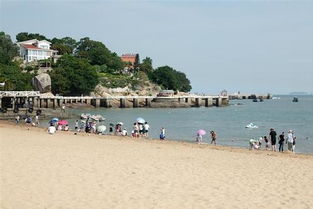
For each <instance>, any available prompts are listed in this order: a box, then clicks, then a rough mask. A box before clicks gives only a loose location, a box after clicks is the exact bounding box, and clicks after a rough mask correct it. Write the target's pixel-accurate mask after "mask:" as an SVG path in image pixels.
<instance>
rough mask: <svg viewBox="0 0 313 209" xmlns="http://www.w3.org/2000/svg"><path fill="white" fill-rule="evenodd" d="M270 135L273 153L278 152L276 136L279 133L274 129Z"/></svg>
mask: <svg viewBox="0 0 313 209" xmlns="http://www.w3.org/2000/svg"><path fill="white" fill-rule="evenodd" d="M269 135H270V139H271V144H272V151H275V152H276V135H277V133H276V131H275V130H274V129H273V128H271V129H270V134H269Z"/></svg>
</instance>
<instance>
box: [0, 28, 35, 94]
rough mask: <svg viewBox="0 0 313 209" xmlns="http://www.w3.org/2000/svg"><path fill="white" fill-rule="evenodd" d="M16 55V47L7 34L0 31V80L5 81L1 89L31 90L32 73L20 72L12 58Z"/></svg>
mask: <svg viewBox="0 0 313 209" xmlns="http://www.w3.org/2000/svg"><path fill="white" fill-rule="evenodd" d="M17 55H18V48H17V46H16V45H15V44H13V42H12V40H11V38H10V36H9V35H7V34H5V33H4V32H0V82H1V83H3V82H4V83H5V85H4V87H1V90H7V91H9V90H10V91H20V90H31V89H32V87H31V79H32V77H33V76H34V74H32V73H29V72H25V73H24V72H22V69H21V68H20V67H19V66H18V64H17V63H15V62H13V61H12V60H13V58H14V57H15V56H17Z"/></svg>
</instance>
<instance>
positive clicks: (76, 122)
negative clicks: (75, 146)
mask: <svg viewBox="0 0 313 209" xmlns="http://www.w3.org/2000/svg"><path fill="white" fill-rule="evenodd" d="M75 131H78V120H76V121H75Z"/></svg>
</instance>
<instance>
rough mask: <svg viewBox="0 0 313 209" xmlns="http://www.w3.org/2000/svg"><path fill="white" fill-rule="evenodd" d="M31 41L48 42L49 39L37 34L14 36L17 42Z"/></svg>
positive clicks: (24, 33)
mask: <svg viewBox="0 0 313 209" xmlns="http://www.w3.org/2000/svg"><path fill="white" fill-rule="evenodd" d="M31 39H37V40H47V41H49V39H47V38H46V37H45V36H44V35H41V34H39V33H27V32H21V33H19V34H17V35H16V40H17V41H18V42H22V41H27V40H31Z"/></svg>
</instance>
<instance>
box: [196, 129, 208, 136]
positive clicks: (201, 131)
mask: <svg viewBox="0 0 313 209" xmlns="http://www.w3.org/2000/svg"><path fill="white" fill-rule="evenodd" d="M197 134H199V135H200V136H203V135H205V134H206V132H205V130H203V129H200V130H198V131H197Z"/></svg>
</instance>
